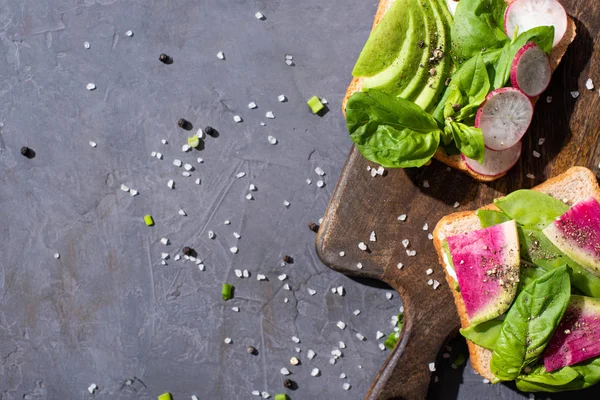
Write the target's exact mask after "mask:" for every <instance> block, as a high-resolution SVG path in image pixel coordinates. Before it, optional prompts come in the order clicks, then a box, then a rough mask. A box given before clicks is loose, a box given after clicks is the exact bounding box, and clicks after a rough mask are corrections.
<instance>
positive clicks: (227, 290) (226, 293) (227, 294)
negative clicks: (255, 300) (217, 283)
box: [221, 283, 233, 301]
mask: <svg viewBox="0 0 600 400" xmlns="http://www.w3.org/2000/svg"><path fill="white" fill-rule="evenodd" d="M221 294H222V295H223V300H225V301H227V300H230V299H233V286H232V285H230V284H229V283H224V284H223V286H222V287H221Z"/></svg>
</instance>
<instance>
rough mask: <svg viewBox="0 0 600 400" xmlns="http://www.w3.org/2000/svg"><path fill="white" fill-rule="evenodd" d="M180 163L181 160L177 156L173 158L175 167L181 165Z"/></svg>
mask: <svg viewBox="0 0 600 400" xmlns="http://www.w3.org/2000/svg"><path fill="white" fill-rule="evenodd" d="M182 164H183V163H182V162H181V160H179V159H177V158H176V159H174V160H173V165H174V166H176V167H181V165H182Z"/></svg>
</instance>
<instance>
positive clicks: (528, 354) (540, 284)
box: [490, 266, 571, 381]
mask: <svg viewBox="0 0 600 400" xmlns="http://www.w3.org/2000/svg"><path fill="white" fill-rule="evenodd" d="M570 295H571V282H570V279H569V274H568V272H567V266H562V267H559V268H557V269H555V270H553V271H550V272H547V273H545V274H544V275H542V276H541V277H539V278H538V279H536V280H535V281H533V282H532V283H531V284H529V285H528V286H526V287H525V288H524V289H523V291H522V292H521V293H520V294H519V295H518V296H517V299H516V300H515V302H514V304H513V305H512V306H511V308H510V310H508V313H507V314H506V319H505V320H504V323H503V324H502V328H501V330H500V336H498V340H497V341H496V347H495V348H494V352H493V354H492V360H491V362H490V368H491V371H492V373H493V374H494V376H495V377H496V378H497V379H499V380H501V381H511V380H514V379H515V378H516V377H517V376H519V375H520V374H521V371H522V370H523V369H524V368H526V367H528V366H531V365H533V364H535V362H536V361H537V359H538V357H539V356H540V355H541V354H542V351H544V348H545V347H546V345H547V344H548V341H549V340H550V337H551V336H552V334H553V332H554V330H555V329H556V327H557V326H558V323H559V321H560V319H561V318H562V316H563V314H564V312H565V309H566V308H567V304H568V303H569V299H570V297H571V296H570Z"/></svg>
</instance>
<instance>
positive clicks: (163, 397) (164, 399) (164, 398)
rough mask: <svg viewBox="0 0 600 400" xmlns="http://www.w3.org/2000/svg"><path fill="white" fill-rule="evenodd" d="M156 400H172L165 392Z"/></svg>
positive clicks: (169, 394)
mask: <svg viewBox="0 0 600 400" xmlns="http://www.w3.org/2000/svg"><path fill="white" fill-rule="evenodd" d="M158 400H173V398H172V397H171V393H169V392H167V393H163V394H161V395H160V396H158Z"/></svg>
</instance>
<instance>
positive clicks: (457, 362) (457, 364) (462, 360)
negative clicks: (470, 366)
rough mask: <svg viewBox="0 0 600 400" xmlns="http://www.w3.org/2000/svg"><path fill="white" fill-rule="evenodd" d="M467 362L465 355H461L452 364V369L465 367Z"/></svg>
mask: <svg viewBox="0 0 600 400" xmlns="http://www.w3.org/2000/svg"><path fill="white" fill-rule="evenodd" d="M465 361H467V358H466V357H465V355H464V354H463V353H460V354H459V355H458V356H457V357H456V360H454V362H453V363H452V367H453V368H458V367H460V366H461V365H463V364H464V363H465Z"/></svg>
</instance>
